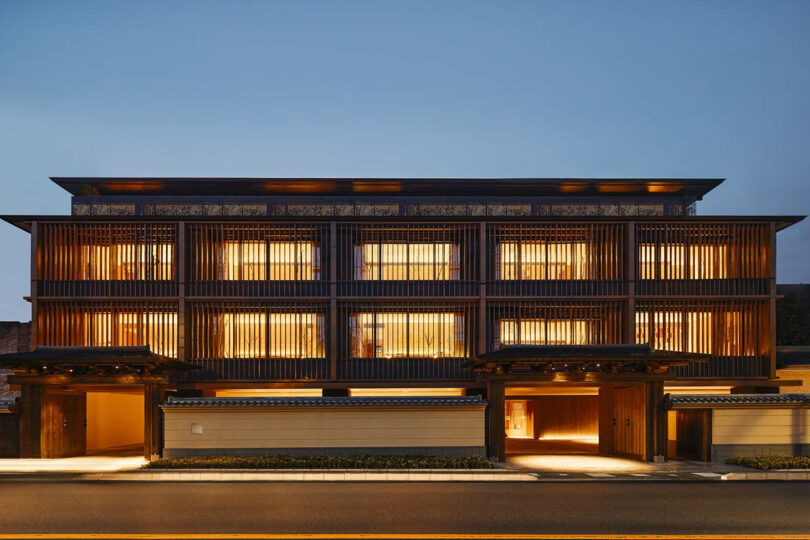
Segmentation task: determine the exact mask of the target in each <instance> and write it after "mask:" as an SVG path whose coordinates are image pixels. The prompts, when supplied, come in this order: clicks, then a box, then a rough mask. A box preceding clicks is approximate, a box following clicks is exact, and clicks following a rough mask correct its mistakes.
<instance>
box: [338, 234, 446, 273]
mask: <svg viewBox="0 0 810 540" xmlns="http://www.w3.org/2000/svg"><path fill="white" fill-rule="evenodd" d="M458 259H459V249H458V245H455V244H447V243H422V244H414V243H389V242H385V243H369V244H361V245H358V246H354V279H358V280H448V279H458V277H459V260H458Z"/></svg>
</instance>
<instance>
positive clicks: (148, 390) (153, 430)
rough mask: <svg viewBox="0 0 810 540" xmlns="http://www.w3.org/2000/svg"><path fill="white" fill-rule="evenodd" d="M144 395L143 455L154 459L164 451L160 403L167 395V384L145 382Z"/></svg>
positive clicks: (150, 459)
mask: <svg viewBox="0 0 810 540" xmlns="http://www.w3.org/2000/svg"><path fill="white" fill-rule="evenodd" d="M143 397H144V400H143V407H144V410H143V431H144V433H143V457H144V458H145V459H147V460H149V461H152V460H155V459H158V458H159V457H160V455H161V454H162V452H163V414H162V411H161V410H160V404H161V403H162V402H163V400H164V399H165V397H166V385H165V384H160V383H146V384H144V385H143Z"/></svg>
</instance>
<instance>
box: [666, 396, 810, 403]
mask: <svg viewBox="0 0 810 540" xmlns="http://www.w3.org/2000/svg"><path fill="white" fill-rule="evenodd" d="M668 400H669V402H670V403H672V404H675V405H687V404H688V405H696V404H706V405H723V404H734V405H738V404H740V405H745V404H791V405H792V404H808V405H810V394H669V395H668Z"/></svg>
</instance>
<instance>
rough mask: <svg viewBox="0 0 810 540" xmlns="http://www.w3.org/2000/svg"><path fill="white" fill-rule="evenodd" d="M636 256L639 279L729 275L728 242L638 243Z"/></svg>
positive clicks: (699, 277)
mask: <svg viewBox="0 0 810 540" xmlns="http://www.w3.org/2000/svg"><path fill="white" fill-rule="evenodd" d="M687 255H688V257H687ZM638 257H639V268H640V272H641V275H640V276H639V277H640V278H641V279H656V278H658V279H687V278H688V279H725V278H727V277H728V249H727V246H713V245H706V244H698V245H690V246H686V245H684V244H641V245H640V246H639V252H638Z"/></svg>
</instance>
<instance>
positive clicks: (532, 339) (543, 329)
mask: <svg viewBox="0 0 810 540" xmlns="http://www.w3.org/2000/svg"><path fill="white" fill-rule="evenodd" d="M500 331H501V334H500V342H501V343H502V344H504V345H583V344H587V343H589V341H588V334H587V323H586V322H585V321H582V320H572V321H561V320H545V319H521V320H520V322H519V323H518V321H517V320H515V319H501V325H500Z"/></svg>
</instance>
